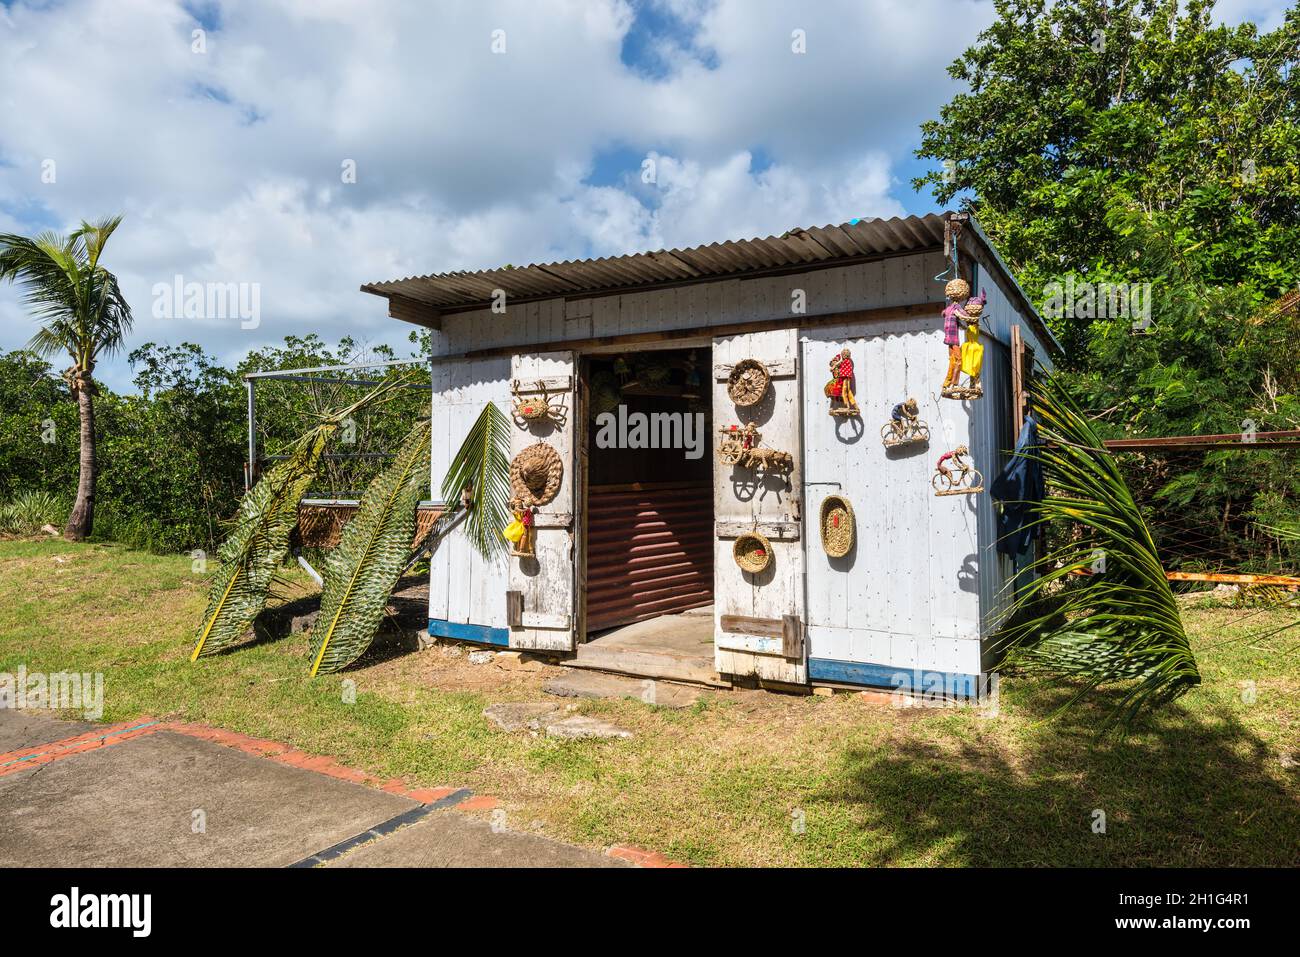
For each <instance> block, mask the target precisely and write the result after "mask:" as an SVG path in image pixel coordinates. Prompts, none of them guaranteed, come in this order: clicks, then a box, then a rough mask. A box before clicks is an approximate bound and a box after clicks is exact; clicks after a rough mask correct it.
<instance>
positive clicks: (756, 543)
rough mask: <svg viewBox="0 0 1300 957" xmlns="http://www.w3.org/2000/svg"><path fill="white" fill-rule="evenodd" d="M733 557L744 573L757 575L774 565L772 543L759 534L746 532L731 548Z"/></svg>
mask: <svg viewBox="0 0 1300 957" xmlns="http://www.w3.org/2000/svg"><path fill="white" fill-rule="evenodd" d="M731 555H732V557H733V558H735V559H736V564H737V565H739V566H740V568H741V570H742V571H747V572H749V573H750V574H751V575H756V574H758V573H759V572H761V571H762V570H763V569H765V568H766V567H767V566H768V565H770V564H772V543H771V542H769V541H768V540H767V538H766V537H764V536H763V535H761V534H759V533H758V532H745V533H744V534H742V535H740V536H739V537H738V538H737V539H736V544H735V545H733V546H732V547H731Z"/></svg>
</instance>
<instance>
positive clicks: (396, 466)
mask: <svg viewBox="0 0 1300 957" xmlns="http://www.w3.org/2000/svg"><path fill="white" fill-rule="evenodd" d="M429 434H430V433H429V422H428V421H427V420H426V421H423V422H421V423H419V424H418V425H417V426H416V427H415V428H414V429H413V430H412V431H411V433H410V434H409V435H408V436H407V437H406V440H405V441H404V442H403V443H402V447H401V448H400V449H399V450H398V453H397V455H396V457H395V458H394V460H393V463H392V464H391V465H390V466H389V467H388V468H387V469H385V470H384V471H383V472H381V473H380V474H379V475H378V476H377V477H376V478H375V480H374V481H373V482H371V483H370V485H369V486H368V487H367V488H366V490H365V492H364V493H363V494H362V496H361V503H360V505H359V506H358V508H357V512H356V514H355V515H354V516H353V517H352V520H351V521H349V522H348V524H347V525H345V526H344V527H343V534H342V536H341V537H340V539H339V544H338V547H337V548H335V549H334V551H333V552H331V553H330V556H329V558H328V559H327V561H326V563H325V586H324V588H323V589H322V591H321V602H320V615H319V617H318V618H317V619H316V627H314V628H313V629H312V632H311V642H312V665H311V676H312V677H313V678H314V677H316V675H318V674H322V673H323V674H329V673H331V672H335V671H339V670H340V669H342V668H345V667H347V666H348V665H349V664H351V663H352V662H353V661H356V660H357V659H358V658H359V657H361V655H362V654H363V653H364V652H365V650H366V649H367V648H369V647H370V643H371V641H373V640H374V637H375V632H376V631H378V630H379V625H380V623H381V622H382V621H383V617H384V609H385V608H386V607H387V605H388V598H389V596H390V595H391V594H392V591H393V586H394V585H396V584H397V579H398V578H399V577H400V576H401V574H402V569H403V568H405V567H406V561H407V559H408V557H409V556H410V551H411V539H412V537H413V536H414V534H415V524H416V518H415V510H416V506H417V505H419V503H420V497H421V494H422V493H423V491H424V489H425V488H426V487H427V482H428V475H429V471H428V470H429Z"/></svg>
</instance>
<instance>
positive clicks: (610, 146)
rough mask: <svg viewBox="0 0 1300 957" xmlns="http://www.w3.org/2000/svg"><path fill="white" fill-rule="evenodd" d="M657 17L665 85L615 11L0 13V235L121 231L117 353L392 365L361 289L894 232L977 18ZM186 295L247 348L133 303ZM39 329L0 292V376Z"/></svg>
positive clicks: (297, 8)
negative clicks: (383, 357) (3, 362)
mask: <svg viewBox="0 0 1300 957" xmlns="http://www.w3.org/2000/svg"><path fill="white" fill-rule="evenodd" d="M1235 2H1236V4H1237V6H1238V7H1239V8H1241V9H1246V8H1250V9H1251V10H1253V9H1254V8H1255V7H1259V6H1263V4H1259V3H1253V2H1252V0H1235ZM654 4H655V6H656V8H657V9H658V10H659V11H661V12H666V13H667V14H669V15H671V16H672V17H673V18H674V22H675V23H676V24H677V26H678V27H679V28H680V29H675V30H674V31H672V32H671V35H665V36H664V37H662V38H661V39H662V41H663V42H661V43H660V44H659V45H658V46H657V47H656V53H657V55H658V56H659V57H660V58H661V59H662V62H663V63H666V64H667V65H668V70H667V74H666V75H662V74H656V75H653V76H652V75H650V74H648V73H646V72H644V71H641V70H638V69H634V68H631V67H629V66H628V65H626V64H624V63H623V62H622V61H621V59H620V54H621V50H622V47H623V43H624V40H625V38H626V37H627V36H628V34H629V30H631V29H632V28H633V23H634V9H633V8H632V6H630V4H629V3H628V2H625V0H549V2H539V0H494V2H482V3H473V4H467V3H443V4H429V3H419V2H413V0H412V2H398V0H393V2H387V3H364V4H362V3H354V2H350V0H329V2H321V0H278V2H269V0H223V2H221V3H220V4H219V5H217V7H216V9H218V10H219V24H218V26H217V28H216V29H214V30H212V31H210V32H209V33H208V35H207V38H206V42H207V52H206V53H202V54H197V53H194V52H192V51H191V31H192V30H193V29H195V28H196V27H198V26H199V24H198V23H196V21H195V20H194V18H193V17H192V16H191V15H190V14H189V13H188V12H187V11H186V10H185V9H184V7H183V6H182V5H181V4H180V3H179V2H177V0H67V2H64V3H58V4H45V3H41V4H36V5H28V4H26V3H23V2H21V0H20V2H19V3H18V4H17V5H15V6H12V7H4V6H0V115H2V116H3V117H4V121H3V123H0V229H15V230H18V231H24V232H26V231H32V230H35V229H37V228H40V227H41V226H44V225H48V224H54V225H57V226H59V227H60V228H68V227H70V226H71V225H73V224H74V223H75V222H76V221H77V220H79V219H81V218H83V217H85V218H97V217H100V216H103V215H107V214H111V213H114V212H119V211H120V212H124V213H125V214H126V220H125V222H124V224H123V226H122V228H121V230H120V231H119V233H118V234H117V235H116V236H115V237H114V239H113V241H112V244H111V245H110V247H109V255H108V260H109V265H110V267H111V268H113V269H115V271H117V272H118V273H119V275H120V276H121V277H122V280H123V282H124V284H125V288H126V290H127V292H128V294H129V295H130V297H131V300H132V303H133V305H134V307H135V312H136V317H137V332H136V335H135V336H134V337H133V341H134V342H136V343H139V342H143V341H146V340H148V339H165V340H168V341H172V342H178V341H180V340H182V339H187V338H188V339H191V340H196V341H199V342H201V343H202V344H203V345H204V346H205V347H207V348H209V349H212V350H213V351H216V352H217V353H218V354H219V355H221V356H222V357H223V358H225V359H227V360H231V359H234V358H235V357H237V356H238V355H239V354H241V353H242V352H243V351H245V350H246V349H247V348H249V347H250V346H254V345H260V344H263V343H266V342H271V341H276V340H278V339H280V338H281V337H282V336H284V335H286V334H290V333H297V334H302V333H306V332H319V333H321V334H322V335H324V336H326V337H329V338H334V337H337V336H339V335H342V334H345V333H350V334H353V335H356V336H359V337H361V338H367V337H369V338H372V339H384V340H387V341H394V342H397V341H401V340H402V339H404V337H405V334H406V331H407V328H406V327H405V326H402V325H399V324H397V323H395V322H393V321H392V320H389V319H388V318H387V317H386V314H385V309H384V307H383V303H382V302H381V301H379V300H377V299H374V298H373V297H369V296H366V295H364V294H362V293H360V292H359V291H358V288H357V287H358V286H359V285H360V284H361V283H363V282H367V281H372V280H377V279H386V278H394V277H397V276H404V275H411V274H421V273H427V272H433V271H445V270H450V269H467V268H469V269H472V268H483V267H488V266H494V265H500V264H503V263H507V262H509V263H514V264H522V263H526V262H535V261H545V260H550V259H563V258H574V257H581V256H586V255H612V254H619V253H625V252H633V251H637V250H641V249H646V248H657V247H661V246H667V247H671V246H682V245H694V244H697V243H703V242H709V241H713V240H717V239H722V238H737V237H743V236H749V235H767V234H770V233H780V232H782V231H784V230H786V229H788V228H790V227H792V226H801V225H802V226H806V225H821V224H825V223H828V222H838V221H843V220H846V219H849V218H852V217H854V216H871V215H879V216H888V215H896V214H900V213H902V212H903V210H904V203H905V202H911V203H913V204H915V203H916V202H917V200H916V199H915V198H914V197H911V191H910V187H909V186H907V185H906V183H905V182H904V180H905V179H906V176H905V175H904V174H903V173H901V172H900V171H899V169H898V166H899V164H900V163H905V162H908V161H909V159H910V149H911V148H912V146H913V145H914V143H915V140H916V135H917V134H916V128H917V124H918V123H919V122H920V121H921V120H922V119H925V118H927V117H928V116H931V115H933V114H934V113H935V112H936V111H937V109H938V107H939V105H940V104H942V103H943V102H945V101H946V100H947V99H948V97H949V96H950V94H951V92H952V83H951V80H950V79H949V78H948V77H947V75H946V73H945V70H944V68H945V67H946V65H947V64H948V63H949V62H950V61H951V60H952V59H953V58H954V57H955V56H956V55H957V54H958V53H959V52H960V50H961V49H962V48H964V47H965V46H966V45H967V44H969V42H970V41H971V40H973V39H974V37H975V35H976V33H977V32H978V31H979V30H980V29H981V28H982V27H983V26H984V25H985V24H986V23H987V22H988V21H989V20H990V19H991V17H992V7H991V4H990V3H989V2H987V0H978V2H977V0H911V2H908V3H905V4H904V3H898V2H895V0H870V2H862V0H837V2H830V0H827V2H822V3H817V4H802V3H795V2H788V3H780V2H776V0H716V2H709V0H654ZM1274 6H1276V4H1275V5H1274ZM796 28H797V29H801V30H804V31H805V32H806V35H807V49H808V52H807V53H806V54H795V53H792V52H791V49H790V34H791V31H792V30H794V29H796ZM494 30H504V31H505V43H506V52H505V53H504V54H494V53H493V52H492V49H491V43H492V37H493V31H494ZM645 155H653V156H655V157H657V158H658V162H659V173H660V180H659V183H658V184H655V185H653V186H647V185H645V184H643V183H641V181H640V173H641V169H640V165H639V164H640V157H641V156H645ZM609 156H622V157H627V156H634V157H637V158H636V159H635V160H633V161H627V162H628V167H629V168H628V169H626V170H623V169H612V168H611V167H610V160H609V159H608V157H609ZM756 157H758V159H756ZM44 159H53V160H54V161H55V162H56V163H57V182H55V183H53V184H44V183H42V182H41V181H40V168H41V162H42V161H43V160H44ZM345 160H353V161H355V163H356V169H357V182H356V183H355V184H345V183H343V182H342V181H341V179H340V172H341V169H340V166H341V164H342V163H343V162H344V161H345ZM593 172H594V174H595V176H594V179H593V180H592V181H588V180H589V177H591V176H592V174H593ZM593 182H594V183H595V184H596V185H593ZM920 202H921V203H922V204H924V199H922V200H921V201H920ZM176 274H181V275H183V276H184V277H185V278H186V279H187V280H197V281H201V282H206V281H211V282H222V283H225V282H257V283H259V284H260V287H261V311H262V324H261V326H260V328H258V329H255V330H240V328H239V323H238V321H237V320H207V321H195V320H165V321H164V320H156V319H154V318H153V316H152V314H151V309H150V298H149V293H150V289H151V288H152V286H153V285H154V284H155V283H157V282H170V281H171V280H172V277H173V276H174V275H176ZM31 328H32V327H31V323H30V320H28V319H27V318H26V316H25V314H24V313H23V311H22V309H21V308H20V306H19V305H18V303H17V296H16V292H15V291H14V290H12V289H11V288H7V287H6V288H0V348H11V347H13V346H16V345H19V344H21V343H22V342H24V341H25V340H26V339H27V337H28V336H29V335H30V332H31ZM102 370H103V371H104V372H105V373H106V377H107V378H108V379H109V382H110V384H112V385H113V386H115V387H122V386H124V385H125V384H126V382H127V379H128V375H127V372H126V370H125V368H124V365H123V364H122V363H121V362H119V363H117V364H116V365H115V366H104V367H102Z"/></svg>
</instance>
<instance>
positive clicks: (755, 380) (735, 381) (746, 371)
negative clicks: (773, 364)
mask: <svg viewBox="0 0 1300 957" xmlns="http://www.w3.org/2000/svg"><path fill="white" fill-rule="evenodd" d="M771 378H772V377H771V376H770V375H768V372H767V366H765V365H763V363H761V362H759V361H758V360H757V359H741V360H740V361H739V362H737V363H736V364H735V365H734V366H732V369H731V375H729V376H728V377H727V395H729V396H731V401H732V402H734V403H736V405H739V406H742V407H743V406H749V405H753V404H754V403H756V402H758V400H759V399H761V398H763V396H764V395H766V394H767V386H768V383H769V382H770V381H771Z"/></svg>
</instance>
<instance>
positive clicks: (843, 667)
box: [808, 658, 980, 698]
mask: <svg viewBox="0 0 1300 957" xmlns="http://www.w3.org/2000/svg"><path fill="white" fill-rule="evenodd" d="M808 677H809V678H811V679H812V680H813V681H835V682H838V683H839V684H846V685H870V686H873V687H877V688H889V689H890V690H893V689H901V690H903V691H910V692H916V693H925V694H943V695H947V696H951V697H957V698H974V697H976V696H977V693H978V691H979V687H980V678H979V675H964V674H953V673H950V672H947V671H928V670H925V669H920V668H918V669H908V668H899V667H897V666H895V665H877V664H871V663H869V662H862V661H837V660H835V659H834V658H809V659H808Z"/></svg>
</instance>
